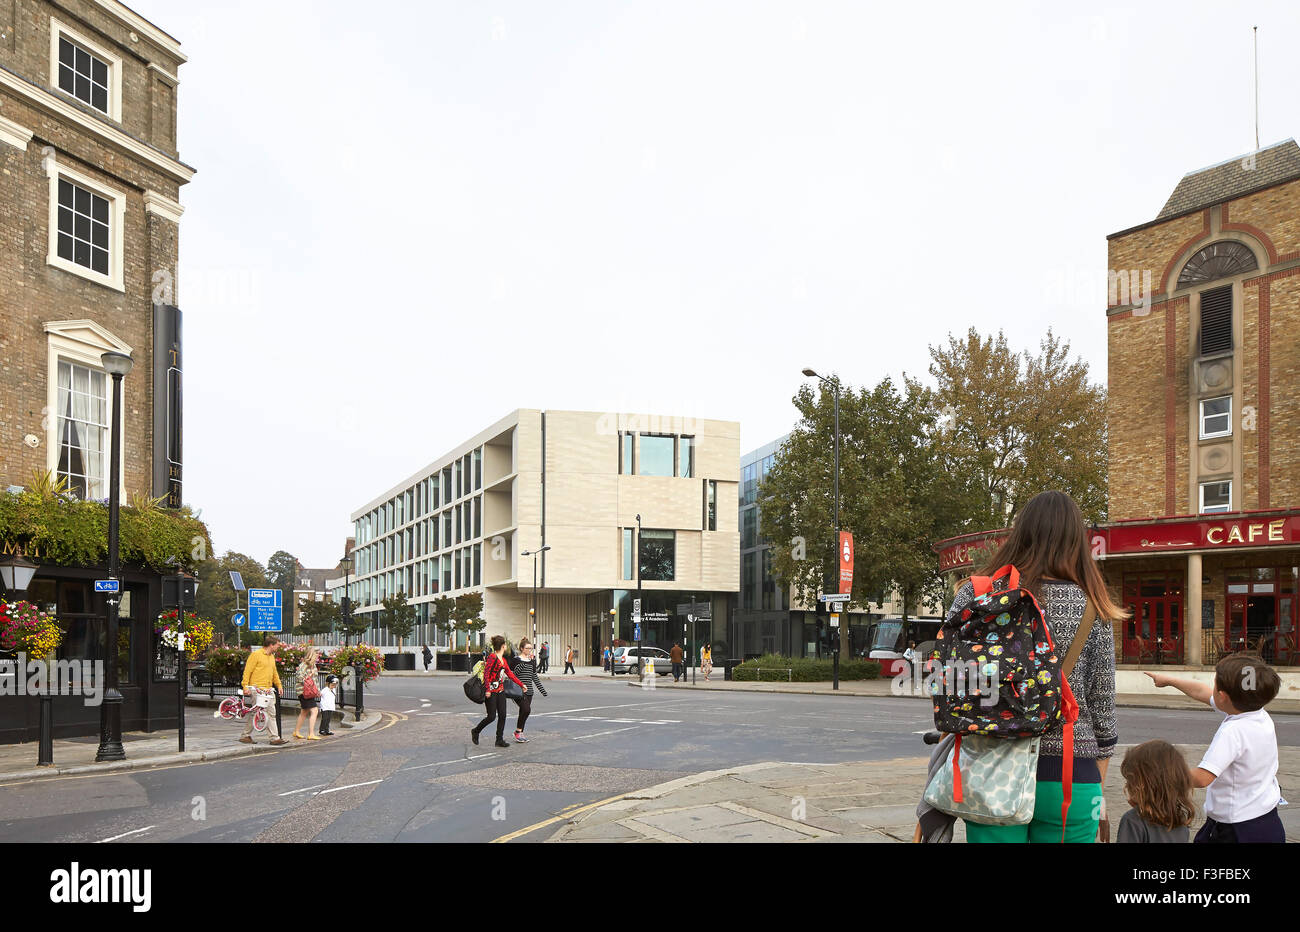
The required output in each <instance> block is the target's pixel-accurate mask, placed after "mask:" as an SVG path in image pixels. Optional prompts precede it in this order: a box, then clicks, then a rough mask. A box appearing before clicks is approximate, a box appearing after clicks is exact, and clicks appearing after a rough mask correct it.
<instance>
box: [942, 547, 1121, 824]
mask: <svg viewBox="0 0 1300 932" xmlns="http://www.w3.org/2000/svg"><path fill="white" fill-rule="evenodd" d="M1003 576H1005V577H1007V588H1006V589H1004V590H995V589H994V588H993V584H994V583H995V582H996V581H997V580H999V579H1001V578H1002V577H1003ZM971 582H972V585H973V586H974V589H975V598H974V600H973V601H972V602H971V603H970V604H969V605H968V606H966V607H965V608H963V609H962V610H961V611H960V612H959V613H954V614H952V615H949V616H948V618H947V619H945V621H944V624H943V627H942V628H940V630H939V632H938V634H937V636H936V641H937V644H936V648H935V650H934V652H933V654H932V655H931V659H930V660H929V661H928V663H927V666H929V667H930V669H931V670H934V669H935V668H936V667H937V668H938V670H939V671H941V672H942V675H941V676H940V675H936V676H933V677H932V678H931V685H930V691H931V695H932V698H933V700H934V725H935V728H936V729H938V730H939V731H941V732H947V733H949V734H954V735H956V736H957V739H956V742H955V747H954V750H953V758H952V760H953V764H952V779H953V786H952V798H953V801H954V802H955V803H958V804H960V803H962V801H963V787H962V775H961V768H960V766H959V765H958V762H959V761H960V760H961V741H962V736H970V737H976V738H979V739H983V738H985V737H990V738H1011V739H1014V738H1037V737H1039V736H1041V735H1042V734H1043V733H1044V732H1046V731H1047V730H1048V729H1049V728H1050V727H1052V726H1053V725H1055V724H1056V723H1057V722H1063V727H1062V742H1063V752H1064V753H1063V758H1062V762H1061V765H1062V775H1061V777H1062V780H1061V782H1062V789H1063V791H1064V796H1065V800H1064V804H1063V806H1062V809H1061V818H1062V823H1064V820H1065V813H1066V811H1067V810H1068V808H1069V804H1070V788H1071V780H1072V776H1073V762H1074V721H1075V719H1077V718H1078V715H1079V707H1078V704H1077V703H1076V701H1075V698H1074V693H1073V692H1072V691H1071V690H1070V683H1069V680H1068V679H1067V677H1068V676H1069V673H1070V671H1071V670H1072V669H1073V668H1074V663H1075V661H1076V660H1077V659H1078V657H1079V654H1080V652H1082V650H1083V646H1084V643H1085V642H1086V641H1087V640H1088V633H1089V631H1090V630H1091V629H1092V622H1093V620H1094V619H1095V618H1096V610H1095V609H1094V608H1093V607H1092V605H1091V603H1089V604H1088V605H1087V607H1086V608H1085V610H1084V617H1083V622H1082V624H1080V626H1079V631H1078V633H1077V634H1076V635H1075V638H1074V643H1072V644H1071V645H1070V647H1069V651H1068V653H1066V654H1065V655H1062V653H1061V652H1060V651H1059V650H1057V645H1056V643H1055V642H1054V640H1053V638H1052V631H1051V627H1050V626H1049V625H1048V623H1047V619H1046V618H1045V617H1044V615H1043V610H1042V608H1041V607H1039V605H1038V600H1037V599H1035V598H1034V596H1033V593H1031V592H1030V591H1029V590H1028V589H1022V588H1020V572H1019V571H1018V570H1017V569H1016V568H1015V567H1014V566H1010V565H1007V566H1004V567H1002V568H1001V569H999V570H998V571H997V572H996V573H994V574H993V575H992V576H975V577H972V579H971ZM931 665H933V666H931ZM984 685H987V690H986V691H985V690H982V689H981V686H984ZM1034 745H1035V748H1036V745H1037V742H1034ZM981 747H988V745H987V744H983V743H982V744H981ZM1035 757H1036V755H1035ZM1028 779H1031V780H1032V775H1028ZM1031 808H1032V807H1031Z"/></svg>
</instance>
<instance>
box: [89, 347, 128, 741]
mask: <svg viewBox="0 0 1300 932" xmlns="http://www.w3.org/2000/svg"><path fill="white" fill-rule="evenodd" d="M100 363H101V364H102V365H103V367H104V371H105V372H107V373H108V374H109V375H110V376H111V377H112V379H113V426H112V429H111V432H110V436H109V448H108V459H109V463H108V578H109V579H117V578H118V572H119V568H118V565H117V523H118V512H119V511H120V510H121V501H120V498H121V495H120V489H119V486H120V485H121V481H122V478H121V477H122V464H121V457H122V379H124V378H125V377H126V375H127V374H128V373H129V372H130V371H131V366H132V362H131V357H130V356H128V355H126V354H125V353H104V354H103V355H102V356H101V357H100ZM121 598H122V596H121V593H120V592H118V593H114V594H112V595H110V596H109V597H108V598H107V599H106V600H105V607H106V610H107V615H108V617H107V628H108V631H107V636H108V643H107V645H106V649H105V653H106V654H107V655H108V656H107V658H106V659H107V669H106V671H105V676H104V700H103V704H102V705H101V706H100V707H99V750H98V751H97V752H96V754H95V760H96V761H109V760H126V751H124V750H123V749H122V693H121V692H119V691H118V688H117V610H118V605H119V602H120V600H121Z"/></svg>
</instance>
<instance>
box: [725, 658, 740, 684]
mask: <svg viewBox="0 0 1300 932" xmlns="http://www.w3.org/2000/svg"><path fill="white" fill-rule="evenodd" d="M742 663H744V661H743V660H737V659H735V658H734V657H732V658H730V659H728V660H724V661H722V678H723V679H724V680H730V679H731V671H732V670H733V669H735V668H736V667H738V666H740V664H742Z"/></svg>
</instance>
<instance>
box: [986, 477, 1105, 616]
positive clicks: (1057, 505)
mask: <svg viewBox="0 0 1300 932" xmlns="http://www.w3.org/2000/svg"><path fill="white" fill-rule="evenodd" d="M1008 563H1009V564H1011V565H1012V566H1014V567H1015V568H1016V569H1017V570H1018V571H1019V572H1020V585H1021V587H1022V588H1025V589H1028V590H1029V591H1030V592H1032V593H1034V595H1035V596H1037V595H1038V591H1039V590H1038V587H1039V584H1040V583H1041V582H1042V581H1043V580H1044V579H1048V578H1051V579H1063V580H1065V581H1067V582H1072V583H1074V584H1075V585H1077V586H1078V587H1079V588H1080V589H1082V590H1083V591H1084V592H1085V593H1086V594H1087V596H1088V600H1089V601H1090V602H1091V603H1092V605H1093V607H1094V608H1096V610H1097V618H1098V619H1099V620H1102V621H1121V620H1123V619H1125V618H1128V617H1129V613H1128V612H1127V611H1125V610H1124V609H1123V608H1122V607H1120V606H1119V605H1116V604H1115V601H1114V600H1113V599H1112V598H1111V597H1110V593H1109V592H1107V591H1106V582H1105V580H1103V579H1102V578H1101V570H1099V569H1097V564H1096V562H1095V561H1094V560H1093V559H1092V553H1091V551H1090V549H1089V547H1088V529H1087V526H1086V525H1085V524H1084V521H1083V512H1082V511H1080V510H1079V506H1078V505H1076V504H1075V502H1074V499H1072V498H1070V496H1068V495H1066V494H1065V493H1064V492H1057V491H1048V492H1039V493H1038V494H1037V495H1035V496H1034V497H1033V498H1031V499H1030V500H1029V501H1028V502H1026V503H1025V507H1024V508H1022V509H1020V514H1018V515H1016V521H1015V524H1014V525H1012V528H1011V533H1010V534H1009V535H1008V536H1007V539H1006V540H1005V541H1003V543H1002V546H1001V547H999V548H998V551H997V553H995V554H994V555H993V556H992V557H991V558H990V559H989V561H988V563H986V564H985V566H984V569H983V570H982V571H981V573H980V575H983V576H990V575H992V574H993V573H994V572H996V571H997V570H998V569H1000V568H1001V567H1003V566H1006V565H1007V564H1008Z"/></svg>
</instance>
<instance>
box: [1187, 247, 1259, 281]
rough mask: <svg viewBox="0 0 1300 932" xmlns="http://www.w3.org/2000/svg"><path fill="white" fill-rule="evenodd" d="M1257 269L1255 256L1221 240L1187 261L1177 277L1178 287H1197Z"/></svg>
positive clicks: (1257, 264) (1247, 250) (1245, 248)
mask: <svg viewBox="0 0 1300 932" xmlns="http://www.w3.org/2000/svg"><path fill="white" fill-rule="evenodd" d="M1258 268H1259V263H1258V262H1256V261H1255V254H1254V253H1253V252H1251V251H1250V250H1249V249H1248V248H1247V247H1245V246H1243V245H1242V244H1241V243H1238V242H1236V241H1235V240H1222V241H1220V242H1217V243H1211V244H1210V245H1208V246H1206V247H1205V248H1204V249H1202V250H1201V251H1200V252H1198V253H1197V254H1196V255H1194V256H1192V258H1190V259H1188V260H1187V264H1186V265H1185V266H1183V271H1182V273H1181V274H1179V276H1178V287H1179V288H1184V287H1186V286H1188V285H1199V284H1203V283H1204V282H1212V281H1214V280H1215V279H1219V278H1231V277H1232V276H1233V275H1240V274H1241V273H1242V272H1251V271H1254V270H1255V269H1258Z"/></svg>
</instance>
